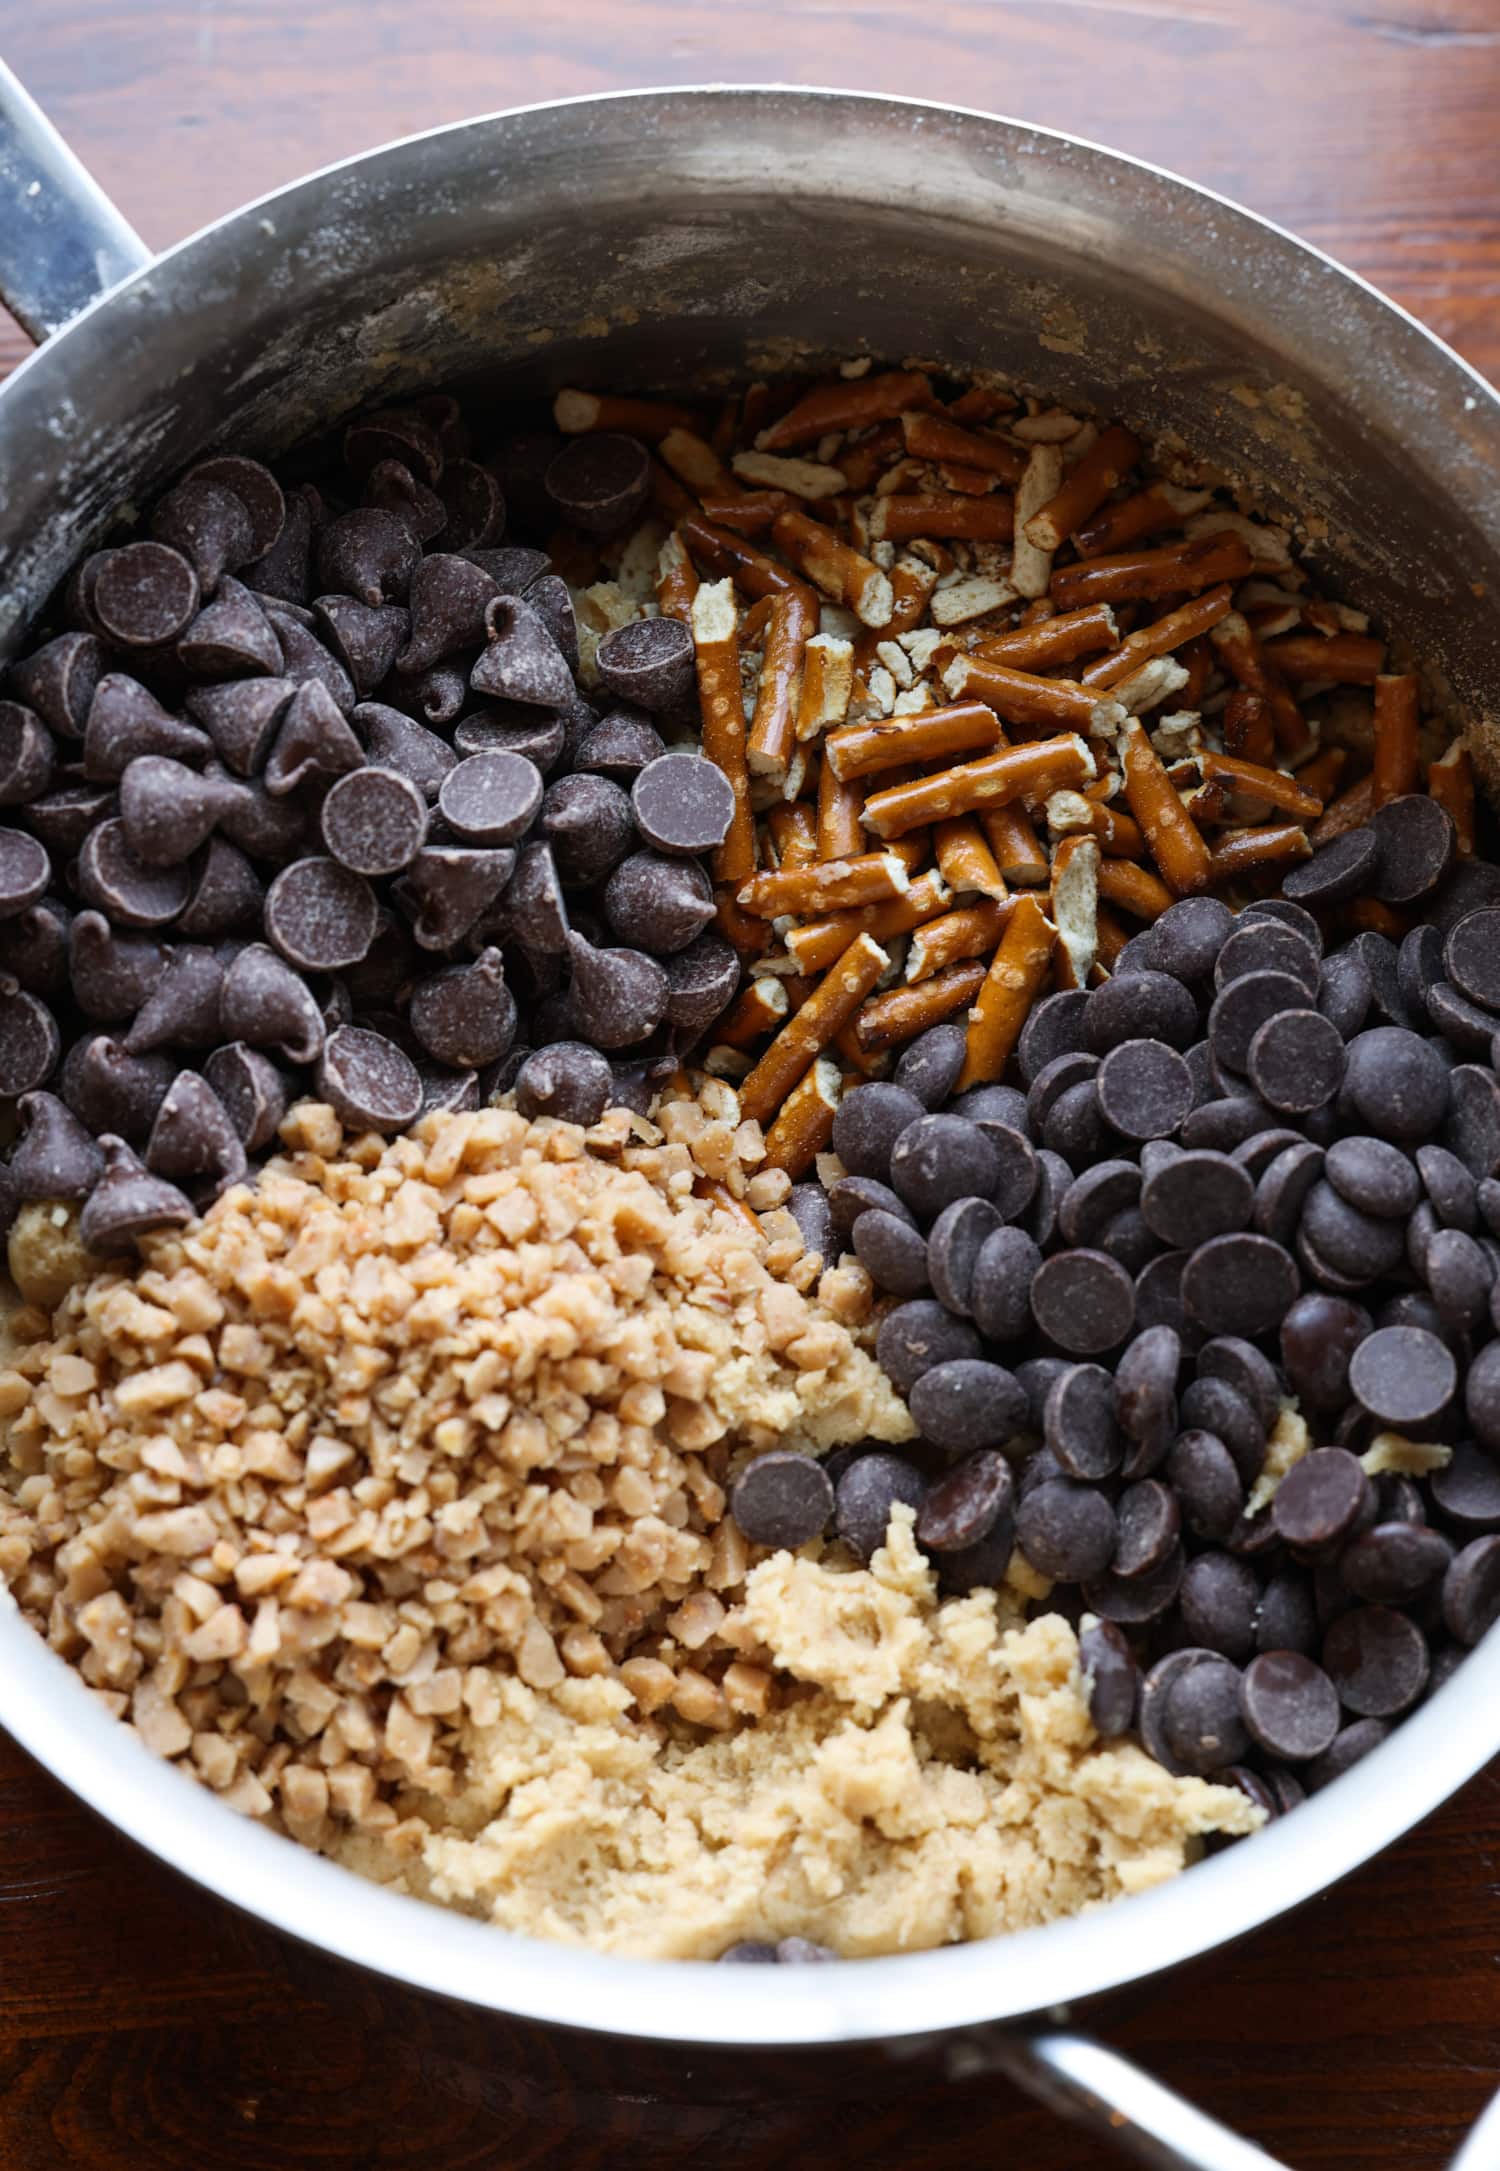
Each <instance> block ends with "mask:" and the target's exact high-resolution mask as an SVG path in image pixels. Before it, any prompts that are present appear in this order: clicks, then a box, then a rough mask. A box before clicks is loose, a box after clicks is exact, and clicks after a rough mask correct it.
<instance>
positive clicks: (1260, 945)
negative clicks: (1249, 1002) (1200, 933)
mask: <svg viewBox="0 0 1500 2171" xmlns="http://www.w3.org/2000/svg"><path fill="white" fill-rule="evenodd" d="M1320 965H1321V955H1320V949H1319V946H1318V945H1317V944H1315V943H1311V942H1308V941H1307V940H1306V938H1305V937H1304V936H1303V935H1302V934H1300V933H1299V932H1298V930H1297V929H1296V928H1295V927H1288V926H1287V925H1286V924H1285V922H1284V921H1281V920H1250V921H1247V922H1246V923H1245V924H1244V925H1243V926H1240V927H1237V928H1236V929H1235V931H1234V933H1233V934H1232V935H1231V936H1230V937H1229V939H1228V940H1227V941H1226V942H1225V944H1224V947H1223V948H1222V949H1221V950H1220V952H1219V955H1218V959H1217V961H1216V963H1215V965H1214V986H1215V987H1216V988H1225V987H1227V986H1228V985H1229V983H1230V981H1231V980H1243V979H1244V978H1245V976H1246V974H1247V973H1252V972H1284V973H1286V974H1288V975H1289V976H1290V977H1291V978H1292V979H1293V980H1298V981H1300V982H1301V984H1302V987H1303V990H1304V992H1305V994H1306V995H1307V997H1308V998H1309V999H1311V997H1313V996H1314V995H1316V994H1317V992H1318V975H1319V969H1320Z"/></svg>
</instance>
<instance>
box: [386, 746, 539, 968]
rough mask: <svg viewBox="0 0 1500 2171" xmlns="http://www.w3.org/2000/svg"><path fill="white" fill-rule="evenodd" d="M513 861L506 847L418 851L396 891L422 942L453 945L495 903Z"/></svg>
mask: <svg viewBox="0 0 1500 2171" xmlns="http://www.w3.org/2000/svg"><path fill="white" fill-rule="evenodd" d="M408 781H409V780H408ZM533 849H535V848H533ZM542 849H545V847H542ZM515 865H516V855H515V853H514V852H513V851H511V850H510V849H509V848H508V847H507V848H504V849H501V850H497V851H486V850H483V849H481V848H478V847H471V846H467V845H457V844H438V845H428V846H427V847H425V848H424V849H423V850H422V851H420V852H418V853H417V855H416V857H415V858H414V859H413V860H412V862H411V864H410V866H409V867H408V868H407V871H406V874H405V876H404V877H403V879H402V881H401V882H400V883H398V884H397V888H396V894H397V896H398V897H399V898H400V900H401V902H402V903H403V904H404V905H405V906H406V908H407V910H408V911H409V912H410V913H411V914H412V921H413V925H412V933H413V935H414V936H415V938H416V940H417V942H418V943H419V944H420V945H421V947H422V948H423V949H424V950H451V949H453V948H454V947H455V945H456V944H457V943H459V942H461V941H462V939H463V937H464V936H465V935H466V934H467V933H468V932H469V930H470V928H471V927H473V926H475V925H476V923H477V922H478V921H480V920H481V919H483V918H484V916H485V914H486V913H487V912H488V911H489V910H490V907H491V906H492V905H494V903H495V901H496V899H497V898H498V897H499V896H500V893H501V891H502V890H504V889H505V886H506V884H507V882H509V881H510V880H511V877H512V874H513V871H514V869H515Z"/></svg>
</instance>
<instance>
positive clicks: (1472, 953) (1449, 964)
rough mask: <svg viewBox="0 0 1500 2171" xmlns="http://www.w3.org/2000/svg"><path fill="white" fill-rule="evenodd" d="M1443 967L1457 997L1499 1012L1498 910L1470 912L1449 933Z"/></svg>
mask: <svg viewBox="0 0 1500 2171" xmlns="http://www.w3.org/2000/svg"><path fill="white" fill-rule="evenodd" d="M1443 967H1444V970H1445V972H1446V974H1447V977H1448V978H1449V980H1450V981H1451V982H1452V983H1453V985H1454V986H1455V987H1456V988H1457V989H1458V991H1459V993H1460V994H1462V995H1467V996H1468V998H1469V1000H1470V1001H1471V1002H1475V1003H1479V1004H1481V1005H1482V1006H1483V1007H1484V1008H1485V1009H1486V1010H1492V1011H1500V909H1497V908H1496V907H1495V906H1493V905H1491V906H1488V907H1486V908H1485V909H1483V910H1481V911H1478V912H1470V913H1468V914H1467V915H1466V916H1465V917H1464V918H1463V919H1461V920H1459V921H1458V922H1457V924H1456V925H1455V926H1454V927H1452V928H1451V929H1450V930H1449V933H1448V937H1447V940H1446V942H1445V943H1444V945H1443Z"/></svg>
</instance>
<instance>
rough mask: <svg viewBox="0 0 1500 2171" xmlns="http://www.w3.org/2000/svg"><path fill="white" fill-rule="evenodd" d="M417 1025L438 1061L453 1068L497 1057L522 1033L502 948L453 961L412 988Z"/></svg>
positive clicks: (478, 1065)
mask: <svg viewBox="0 0 1500 2171" xmlns="http://www.w3.org/2000/svg"><path fill="white" fill-rule="evenodd" d="M410 1018H411V1030H412V1032H413V1034H414V1035H415V1036H416V1038H417V1039H418V1040H419V1041H420V1042H421V1044H422V1046H423V1047H424V1048H425V1049H426V1051H427V1053H428V1054H429V1055H430V1056H432V1057H433V1059H434V1060H435V1061H436V1062H439V1063H446V1064H447V1065H448V1066H449V1068H450V1069H452V1070H482V1069H483V1068H484V1066H485V1065H486V1064H487V1063H497V1062H499V1060H500V1058H501V1057H502V1056H503V1055H504V1054H505V1052H506V1050H507V1049H508V1048H509V1047H510V1045H511V1043H512V1041H513V1040H514V1039H515V1037H516V1005H515V998H514V996H513V995H512V994H511V992H510V990H509V988H508V987H507V986H506V984H505V974H504V971H503V969H502V961H501V956H500V952H499V951H498V950H482V951H481V952H480V954H479V956H478V957H477V958H476V959H475V960H474V962H473V964H472V965H450V966H448V968H447V969H446V970H445V971H443V972H439V973H434V974H433V976H432V978H431V979H429V980H422V981H420V982H419V983H418V984H417V986H416V987H415V988H414V989H413V991H412V998H411V1010H410Z"/></svg>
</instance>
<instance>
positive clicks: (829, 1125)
mask: <svg viewBox="0 0 1500 2171" xmlns="http://www.w3.org/2000/svg"><path fill="white" fill-rule="evenodd" d="M843 1090H844V1077H843V1072H842V1071H841V1070H840V1069H839V1067H838V1064H837V1063H835V1062H834V1061H833V1059H832V1057H831V1056H827V1055H820V1056H819V1057H818V1059H817V1061H816V1062H815V1063H814V1064H813V1067H812V1069H811V1070H810V1071H808V1072H807V1074H806V1075H805V1076H804V1077H803V1078H801V1079H800V1080H799V1081H798V1083H797V1084H796V1085H794V1086H793V1087H792V1090H791V1092H790V1093H789V1094H788V1095H787V1097H786V1099H785V1101H784V1102H783V1103H782V1107H781V1113H780V1115H779V1116H778V1117H777V1118H776V1121H775V1122H774V1123H773V1124H772V1125H771V1128H770V1130H769V1131H768V1132H767V1133H766V1159H765V1165H766V1167H767V1168H781V1169H785V1170H786V1173H787V1174H788V1176H791V1177H793V1178H795V1177H798V1176H800V1175H802V1174H803V1172H804V1171H805V1170H806V1169H809V1168H810V1167H811V1166H812V1164H813V1161H814V1159H815V1158H816V1156H817V1155H818V1154H820V1153H821V1152H822V1151H823V1149H824V1147H825V1146H826V1145H827V1144H828V1141H829V1139H830V1138H832V1136H833V1119H834V1117H835V1116H836V1115H837V1114H838V1106H839V1097H840V1095H841V1094H842V1093H843Z"/></svg>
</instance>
